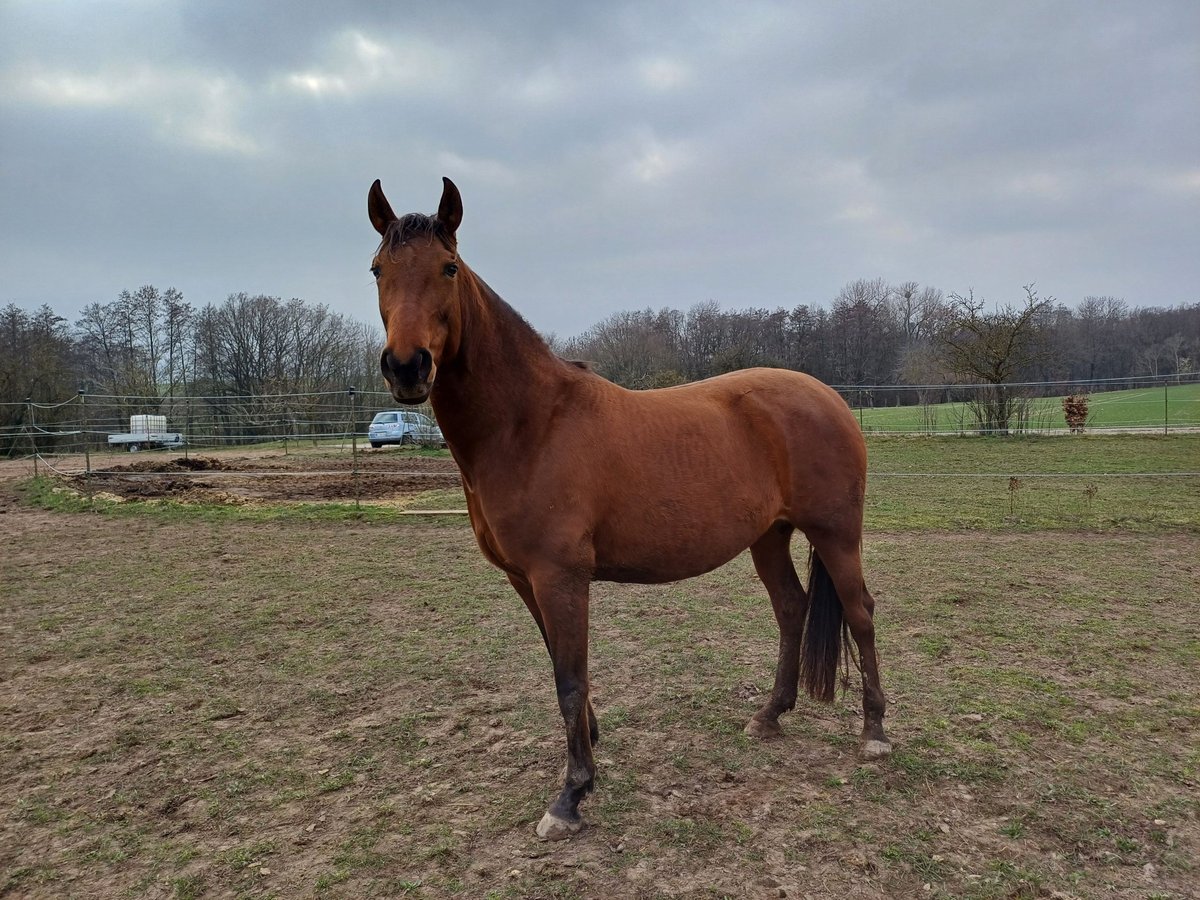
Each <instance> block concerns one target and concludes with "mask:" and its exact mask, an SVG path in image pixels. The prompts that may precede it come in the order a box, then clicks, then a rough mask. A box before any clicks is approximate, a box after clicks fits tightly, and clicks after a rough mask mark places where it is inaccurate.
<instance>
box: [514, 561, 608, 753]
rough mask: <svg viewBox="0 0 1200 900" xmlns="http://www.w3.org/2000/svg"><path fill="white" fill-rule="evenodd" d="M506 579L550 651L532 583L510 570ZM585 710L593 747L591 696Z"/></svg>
mask: <svg viewBox="0 0 1200 900" xmlns="http://www.w3.org/2000/svg"><path fill="white" fill-rule="evenodd" d="M508 580H509V583H510V584H512V586H513V588H514V589H515V590H516V592H517V593H518V594H519V595H520V596H521V599H522V600H524V601H525V606H527V607H528V608H529V612H530V613H531V614H532V615H533V621H535V622H537V627H538V631H540V632H541V633H542V641H543V642H544V643H545V644H546V650H547V651H550V638H548V637H546V623H545V622H543V621H542V611H541V609H539V608H538V605H537V598H535V597H534V596H533V585H531V584H530V583H529V582H528V581H526V580H525V579H524V578H522V577H521V576H520V575H515V574H513V573H512V572H509V573H508ZM550 659H551V660H553V659H554V653H553V651H550ZM587 711H588V734H589V736H590V737H591V739H592V746H593V747H595V746H596V745H597V744H598V743H600V722H599V720H597V718H596V708H595V707H594V706H592V698H591V697H588V705H587Z"/></svg>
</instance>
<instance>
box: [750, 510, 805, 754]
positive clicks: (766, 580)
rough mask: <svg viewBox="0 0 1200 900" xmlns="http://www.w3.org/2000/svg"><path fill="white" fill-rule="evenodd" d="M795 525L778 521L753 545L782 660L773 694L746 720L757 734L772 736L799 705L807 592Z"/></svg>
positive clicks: (756, 565) (751, 730)
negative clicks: (796, 554)
mask: <svg viewBox="0 0 1200 900" xmlns="http://www.w3.org/2000/svg"><path fill="white" fill-rule="evenodd" d="M793 530H794V529H793V528H792V526H791V525H789V524H787V523H783V522H781V523H777V524H776V525H773V526H772V527H771V530H770V531H768V532H767V533H766V534H764V535H763V536H762V537H761V538H759V539H758V540H757V541H756V542H755V543H754V544H753V546H751V547H750V555H751V557H752V558H753V559H754V569H755V571H756V572H758V577H759V578H760V579H761V580H762V583H763V585H764V586H765V587H766V589H767V593H768V594H769V595H770V597H771V607H772V608H773V609H774V611H775V621H776V622H778V623H779V662H778V664H777V665H776V667H775V687H774V688H773V689H772V691H771V696H770V698H769V699H768V700H767V702H766V703H765V704H764V705H763V707H762V709H760V710H759V711H758V712H756V713H755V714H754V716H753V718H751V719H750V721H749V722H748V723H747V724H746V733H747V734H750V735H753V736H754V737H757V738H763V739H766V738H772V737H776V736H777V735H779V734H780V733H781V729H780V727H779V715H780V713H784V712H787V711H788V710H790V709H792V708H794V707H795V705H796V683H797V680H798V679H799V675H800V640H801V638H802V637H803V634H804V617H805V615H806V613H807V612H808V595H807V594H805V593H804V588H803V587H802V586H801V585H800V578H799V577H798V576H797V575H796V566H795V565H794V564H793V563H792V553H791V539H792V531H793Z"/></svg>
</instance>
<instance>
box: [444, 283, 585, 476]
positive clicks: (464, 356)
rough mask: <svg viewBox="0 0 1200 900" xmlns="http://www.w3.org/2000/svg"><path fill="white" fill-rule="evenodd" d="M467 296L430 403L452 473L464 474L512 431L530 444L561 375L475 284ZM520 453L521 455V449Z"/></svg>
mask: <svg viewBox="0 0 1200 900" xmlns="http://www.w3.org/2000/svg"><path fill="white" fill-rule="evenodd" d="M476 284H477V286H478V289H477V290H472V291H471V292H470V297H469V298H468V302H469V308H468V309H466V310H464V315H463V318H462V333H461V335H460V337H459V346H458V352H457V354H456V355H455V357H454V359H453V360H450V361H448V362H447V364H446V365H445V366H443V367H439V370H438V375H437V379H436V381H435V383H434V390H433V395H432V397H431V398H430V399H431V401H432V404H433V409H434V413H435V414H436V415H437V419H438V424H439V425H440V426H441V429H442V432H443V434H444V435H445V436H446V440H447V442H448V443H449V444H450V447H451V449H452V450H453V451H454V455H455V458H456V459H457V460H458V463H459V465H460V466H462V467H463V468H464V469H469V468H472V467H473V466H474V464H475V463H476V462H477V461H478V459H479V458H480V456H481V455H484V454H487V453H488V452H489V449H494V448H495V446H496V445H497V444H498V443H500V442H505V441H511V440H512V439H513V437H514V436H515V435H514V433H513V432H514V429H515V427H516V426H517V425H518V424H519V425H520V430H521V431H522V432H523V433H525V434H526V435H527V436H530V437H532V436H533V435H535V434H536V433H537V431H538V425H539V424H540V423H542V422H544V421H546V420H547V419H548V418H549V417H550V415H551V413H552V410H553V407H554V405H555V403H556V401H557V397H558V393H559V390H560V389H561V388H562V387H563V384H564V381H565V379H566V375H565V370H566V367H565V366H564V364H563V363H562V361H561V360H559V359H558V358H557V357H556V356H555V355H554V354H553V353H552V352H551V351H550V349H549V347H547V346H546V344H545V342H544V341H543V340H542V339H541V338H540V337H539V336H538V335H537V332H535V331H534V330H533V328H532V327H530V326H529V324H528V323H526V322H525V321H524V320H523V319H521V317H520V316H518V315H517V313H516V312H514V311H513V310H512V309H511V308H510V307H509V306H508V304H506V303H505V302H504V301H503V300H502V299H500V297H499V296H498V295H497V294H496V293H495V292H494V291H493V290H492V289H491V288H489V287H488V286H487V285H486V284H484V283H483V282H482V281H479V280H476ZM526 449H528V448H526Z"/></svg>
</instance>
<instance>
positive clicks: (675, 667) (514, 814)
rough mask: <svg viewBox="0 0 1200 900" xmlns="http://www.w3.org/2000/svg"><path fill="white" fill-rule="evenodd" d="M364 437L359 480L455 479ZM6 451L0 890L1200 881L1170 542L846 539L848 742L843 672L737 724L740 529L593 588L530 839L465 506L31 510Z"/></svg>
mask: <svg viewBox="0 0 1200 900" xmlns="http://www.w3.org/2000/svg"><path fill="white" fill-rule="evenodd" d="M366 458H367V459H368V460H369V462H366V463H365V464H364V463H363V460H360V464H361V465H362V470H363V472H364V473H368V472H370V473H371V476H372V477H374V478H376V479H377V482H375V483H377V484H378V485H379V494H378V495H376V496H377V497H378V498H379V499H381V500H387V499H388V498H394V497H396V496H399V495H401V494H402V491H403V489H404V487H405V486H407V487H408V489H409V490H427V489H429V487H433V485H430V484H429V481H435V479H445V481H435V484H437V485H438V486H452V485H454V484H457V476H456V475H455V473H454V472H453V470H452V465H450V464H448V461H447V460H440V459H435V460H428V459H417V458H409V457H407V456H405V455H402V454H389V453H388V452H386V451H384V452H381V453H379V454H378V455H368V456H367V457H366ZM282 460H286V462H284V461H282ZM376 460H378V461H377V462H376ZM115 462H117V463H119V464H120V465H121V466H122V469H121V471H120V472H119V473H117V474H114V475H106V476H100V475H97V476H95V477H96V478H97V479H99V478H102V477H103V478H107V479H108V483H106V484H105V487H104V488H103V489H104V490H105V491H112V492H113V493H119V494H121V495H122V496H134V497H140V496H145V495H144V494H138V493H137V492H138V491H143V490H150V489H151V488H150V487H148V486H149V485H156V487H154V488H153V490H155V491H159V492H162V491H165V490H166V487H165V486H166V485H167V484H168V483H170V482H171V481H172V480H176V481H178V482H179V483H180V484H181V485H186V488H180V490H181V491H187V492H193V491H197V490H201V491H203V490H212V491H214V492H225V493H229V494H230V495H233V496H241V497H243V498H250V499H252V500H253V499H255V498H265V497H269V496H277V495H273V494H271V492H281V493H282V494H284V495H286V498H287V499H289V500H290V499H296V498H297V497H298V496H300V494H301V492H306V491H307V492H309V494H310V495H311V496H315V497H316V498H318V499H352V498H353V496H354V494H353V493H352V492H351V493H349V494H346V493H345V492H346V491H347V490H348V488H347V486H346V484H345V482H346V481H348V480H351V479H348V478H347V476H346V471H345V470H347V469H348V468H349V466H350V462H349V461H348V460H347V461H346V463H345V465H338V466H334V465H332V464H331V463H330V461H329V460H328V459H327V458H321V459H316V460H303V459H302V458H299V457H296V458H287V457H280V458H270V459H264V458H261V457H237V456H233V455H232V454H231V455H229V456H221V457H219V462H215V463H211V462H203V463H200V462H198V461H195V460H193V461H192V462H189V463H183V464H180V463H178V462H177V461H176V458H175V457H174V456H172V457H170V458H168V459H161V460H160V459H154V458H146V459H138V458H135V459H133V460H129V459H128V458H122V459H120V460H117V461H115ZM401 464H402V465H401ZM192 465H201V466H206V467H209V468H200V469H190V468H185V467H186V466H192ZM166 466H179V467H180V468H179V470H178V471H174V470H172V471H168V472H167V473H165V474H166V475H167V477H166V478H160V479H151V478H148V477H145V476H149V475H152V474H157V473H156V471H155V470H156V469H158V468H161V467H166ZM295 466H300V467H306V468H305V470H306V471H308V472H310V473H314V472H315V473H321V474H309V475H305V476H292V475H286V474H284V473H285V472H286V471H289V470H292V468H293V467H295ZM226 467H228V468H226ZM370 467H378V468H370ZM114 468H116V466H114ZM27 469H28V466H27V465H24V466H23V465H21V464H9V465H7V466H0V530H2V531H3V534H4V536H5V545H6V550H5V553H4V556H3V559H2V561H0V585H2V586H3V591H2V594H3V601H2V603H0V648H2V650H3V652H2V653H0V896H5V897H8V896H11V897H64V896H75V897H153V898H167V897H175V898H194V897H234V896H237V897H347V898H358V897H393V896H413V897H447V896H459V897H514V898H515V897H581V898H582V897H587V898H591V897H596V898H611V897H638V898H642V897H646V898H650V897H753V898H766V897H769V898H776V897H793V898H799V897H811V898H844V897H872V898H881V897H889V898H890V897H938V898H951V897H968V898H1015V897H1051V898H1075V897H1080V898H1084V897H1087V898H1102V897H1121V898H1143V900H1165V898H1184V897H1194V896H1197V893H1196V890H1195V887H1194V885H1195V884H1196V883H1197V871H1198V868H1197V867H1198V856H1200V802H1198V800H1197V797H1198V796H1200V795H1198V787H1197V780H1198V779H1200V750H1198V749H1197V748H1198V747H1200V709H1198V708H1197V704H1196V699H1195V678H1196V672H1197V671H1198V667H1200V614H1198V613H1197V610H1196V605H1195V586H1196V584H1197V583H1198V582H1200V538H1197V537H1196V536H1195V535H1190V534H1171V533H1163V534H1154V535H1111V534H1108V535H1097V534H1078V533H1034V534H1003V533H987V532H979V533H971V532H954V533H949V532H925V533H920V532H917V533H908V534H901V533H896V534H873V535H869V536H868V542H867V546H866V559H867V567H868V571H869V572H870V573H871V574H870V577H871V579H872V586H873V590H874V593H875V594H876V596H877V598H878V600H879V604H880V605H879V610H878V613H877V622H878V630H879V640H880V646H881V653H882V658H883V666H884V668H883V675H884V684H885V688H886V689H887V692H888V694H889V698H890V701H891V706H890V709H889V716H888V724H889V728H890V730H891V735H892V738H893V740H894V741H895V744H896V753H895V755H894V756H893V757H892V758H891V759H890V760H887V761H884V762H880V763H870V764H860V763H859V762H858V761H857V760H856V758H855V756H854V743H855V736H856V734H857V730H858V727H859V724H860V712H859V709H858V703H859V694H858V691H857V684H856V683H855V684H853V685H852V686H851V688H850V689H849V690H847V691H846V692H845V694H844V695H842V696H841V697H839V699H838V700H837V701H836V702H835V703H834V704H833V705H828V706H827V705H819V704H815V703H810V702H807V701H804V702H802V703H801V704H800V706H799V707H798V709H797V710H796V711H795V712H793V713H791V714H789V715H788V716H786V717H785V720H784V727H785V732H786V733H785V736H784V737H783V738H782V739H781V740H778V741H774V742H771V743H767V744H762V743H759V742H757V741H753V740H751V739H749V738H747V737H746V736H745V735H744V734H743V733H742V730H741V729H742V725H743V724H744V722H745V721H746V719H747V718H748V717H749V715H750V714H751V713H752V712H753V711H754V710H755V709H756V708H757V706H758V705H759V704H760V703H761V702H762V701H763V699H764V696H765V694H766V692H767V691H769V689H770V684H771V677H772V670H773V664H774V654H775V641H776V639H777V637H776V632H775V630H774V624H773V621H772V618H771V614H770V605H769V603H768V602H767V601H766V598H765V597H764V596H763V595H762V590H761V587H760V586H759V585H758V584H757V582H756V581H755V579H754V577H753V571H752V567H751V566H750V564H749V562H748V560H747V559H746V558H745V557H742V558H739V559H738V560H735V561H734V562H733V563H730V564H729V565H728V566H726V567H724V568H722V569H720V570H718V571H716V572H713V573H710V574H709V575H706V576H703V577H701V578H698V579H693V580H690V581H688V582H683V583H680V584H678V585H668V586H656V587H644V586H636V585H596V586H595V588H594V590H593V594H592V689H593V693H594V696H595V698H596V705H597V710H598V713H599V718H600V725H601V731H602V737H601V743H600V745H599V747H598V750H597V761H598V764H599V767H600V774H599V776H598V782H597V790H596V793H595V795H594V796H592V797H591V798H589V799H588V800H587V801H585V803H584V805H583V807H582V811H583V813H584V815H585V818H586V819H587V821H588V826H587V828H585V830H584V831H583V832H582V833H581V834H580V835H578V836H577V837H575V838H574V839H572V840H570V841H567V842H564V843H561V844H544V843H541V842H539V841H538V840H537V839H536V837H535V836H534V834H533V825H534V823H535V822H536V821H537V819H538V818H539V817H540V815H541V813H542V811H543V809H544V808H545V806H546V804H547V803H548V802H549V800H550V799H551V798H552V796H553V795H554V793H555V792H556V790H557V786H558V782H559V779H560V778H561V775H562V764H563V739H562V736H561V725H560V720H559V718H558V712H557V708H556V705H555V700H554V695H553V686H552V681H551V679H550V672H549V664H548V661H547V660H546V658H545V651H544V649H543V647H542V644H541V640H540V638H539V637H538V635H537V632H536V628H535V627H534V626H533V624H532V622H531V621H530V619H529V616H528V614H527V613H526V611H525V609H524V607H523V605H522V604H521V602H520V601H519V599H518V598H516V596H515V595H514V594H513V592H512V591H511V589H510V588H509V587H508V585H507V583H506V582H505V580H504V578H503V576H502V575H501V574H500V573H498V572H496V571H495V570H493V569H491V568H490V567H489V566H487V564H486V563H485V562H484V561H483V560H482V559H481V557H480V554H479V553H478V550H477V548H476V547H475V546H474V541H473V538H472V536H471V533H470V530H469V529H468V528H466V527H465V526H463V525H454V524H446V523H443V524H426V523H424V522H413V523H411V524H410V523H401V524H396V523H392V524H373V523H370V522H367V521H360V520H355V519H354V518H352V517H351V518H347V519H346V520H345V521H324V522H322V521H316V522H314V521H288V520H286V519H283V520H279V521H268V522H264V521H258V520H255V519H253V518H250V517H246V518H239V517H237V516H230V517H229V518H228V519H226V520H203V521H201V520H195V521H193V520H189V519H188V518H187V516H186V515H184V514H173V515H169V516H168V515H151V514H147V515H130V514H122V515H119V516H118V515H113V514H95V513H87V512H80V513H62V512H50V511H45V510H41V509H36V508H31V507H30V506H28V505H27V504H25V503H23V502H22V501H21V500H20V498H19V495H18V493H17V490H16V488H15V487H14V485H13V482H12V479H14V478H17V479H19V478H21V477H23V476H24V474H26V472H27ZM277 470H278V471H277ZM249 471H258V472H270V473H271V474H268V475H265V476H263V477H262V478H258V477H256V478H253V479H252V478H248V477H245V476H242V478H241V479H238V476H236V475H225V476H222V475H219V474H217V473H221V472H243V473H244V472H249ZM188 472H196V473H198V474H196V475H195V476H191V475H187V474H185V473H188ZM397 472H399V473H402V474H396V473H397ZM416 472H428V473H429V476H428V481H426V480H425V478H426V476H424V475H420V476H417V475H413V474H411V473H416ZM6 476H7V477H8V479H9V480H8V481H7V482H5V481H4V479H5V477H6ZM235 479H238V480H235ZM243 479H244V480H243ZM271 479H275V482H276V483H272V481H271ZM405 479H409V480H405ZM196 481H200V482H203V483H205V484H211V487H204V486H201V485H197V484H196ZM227 481H228V482H231V483H226V482H227ZM385 487H386V490H385ZM126 490H128V491H130V493H129V494H125V493H124V491H126ZM349 490H351V491H353V488H352V487H351V488H349ZM360 490H361V488H360ZM155 496H162V494H161V493H159V494H156V495H155ZM171 496H175V495H171ZM1168 624H1169V627H1164V625H1168Z"/></svg>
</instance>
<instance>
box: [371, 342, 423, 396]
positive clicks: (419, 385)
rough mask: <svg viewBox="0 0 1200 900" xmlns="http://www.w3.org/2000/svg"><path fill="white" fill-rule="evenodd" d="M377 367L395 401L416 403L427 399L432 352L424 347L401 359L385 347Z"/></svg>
mask: <svg viewBox="0 0 1200 900" xmlns="http://www.w3.org/2000/svg"><path fill="white" fill-rule="evenodd" d="M379 368H380V369H381V370H382V372H383V380H384V381H386V382H387V385H388V389H389V390H390V391H391V392H392V396H393V397H395V398H396V400H397V402H399V403H410V404H416V403H424V402H425V401H426V400H428V399H429V391H430V389H431V388H432V387H433V354H431V353H430V352H429V351H428V350H426V349H425V348H424V347H421V348H420V349H419V350H417V352H416V353H414V354H413V355H412V356H411V357H409V358H408V359H407V360H401V359H399V358H398V357H397V356H396V355H395V354H394V353H392V351H391V350H387V349H385V350H384V351H383V353H382V354H381V355H380V357H379Z"/></svg>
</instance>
